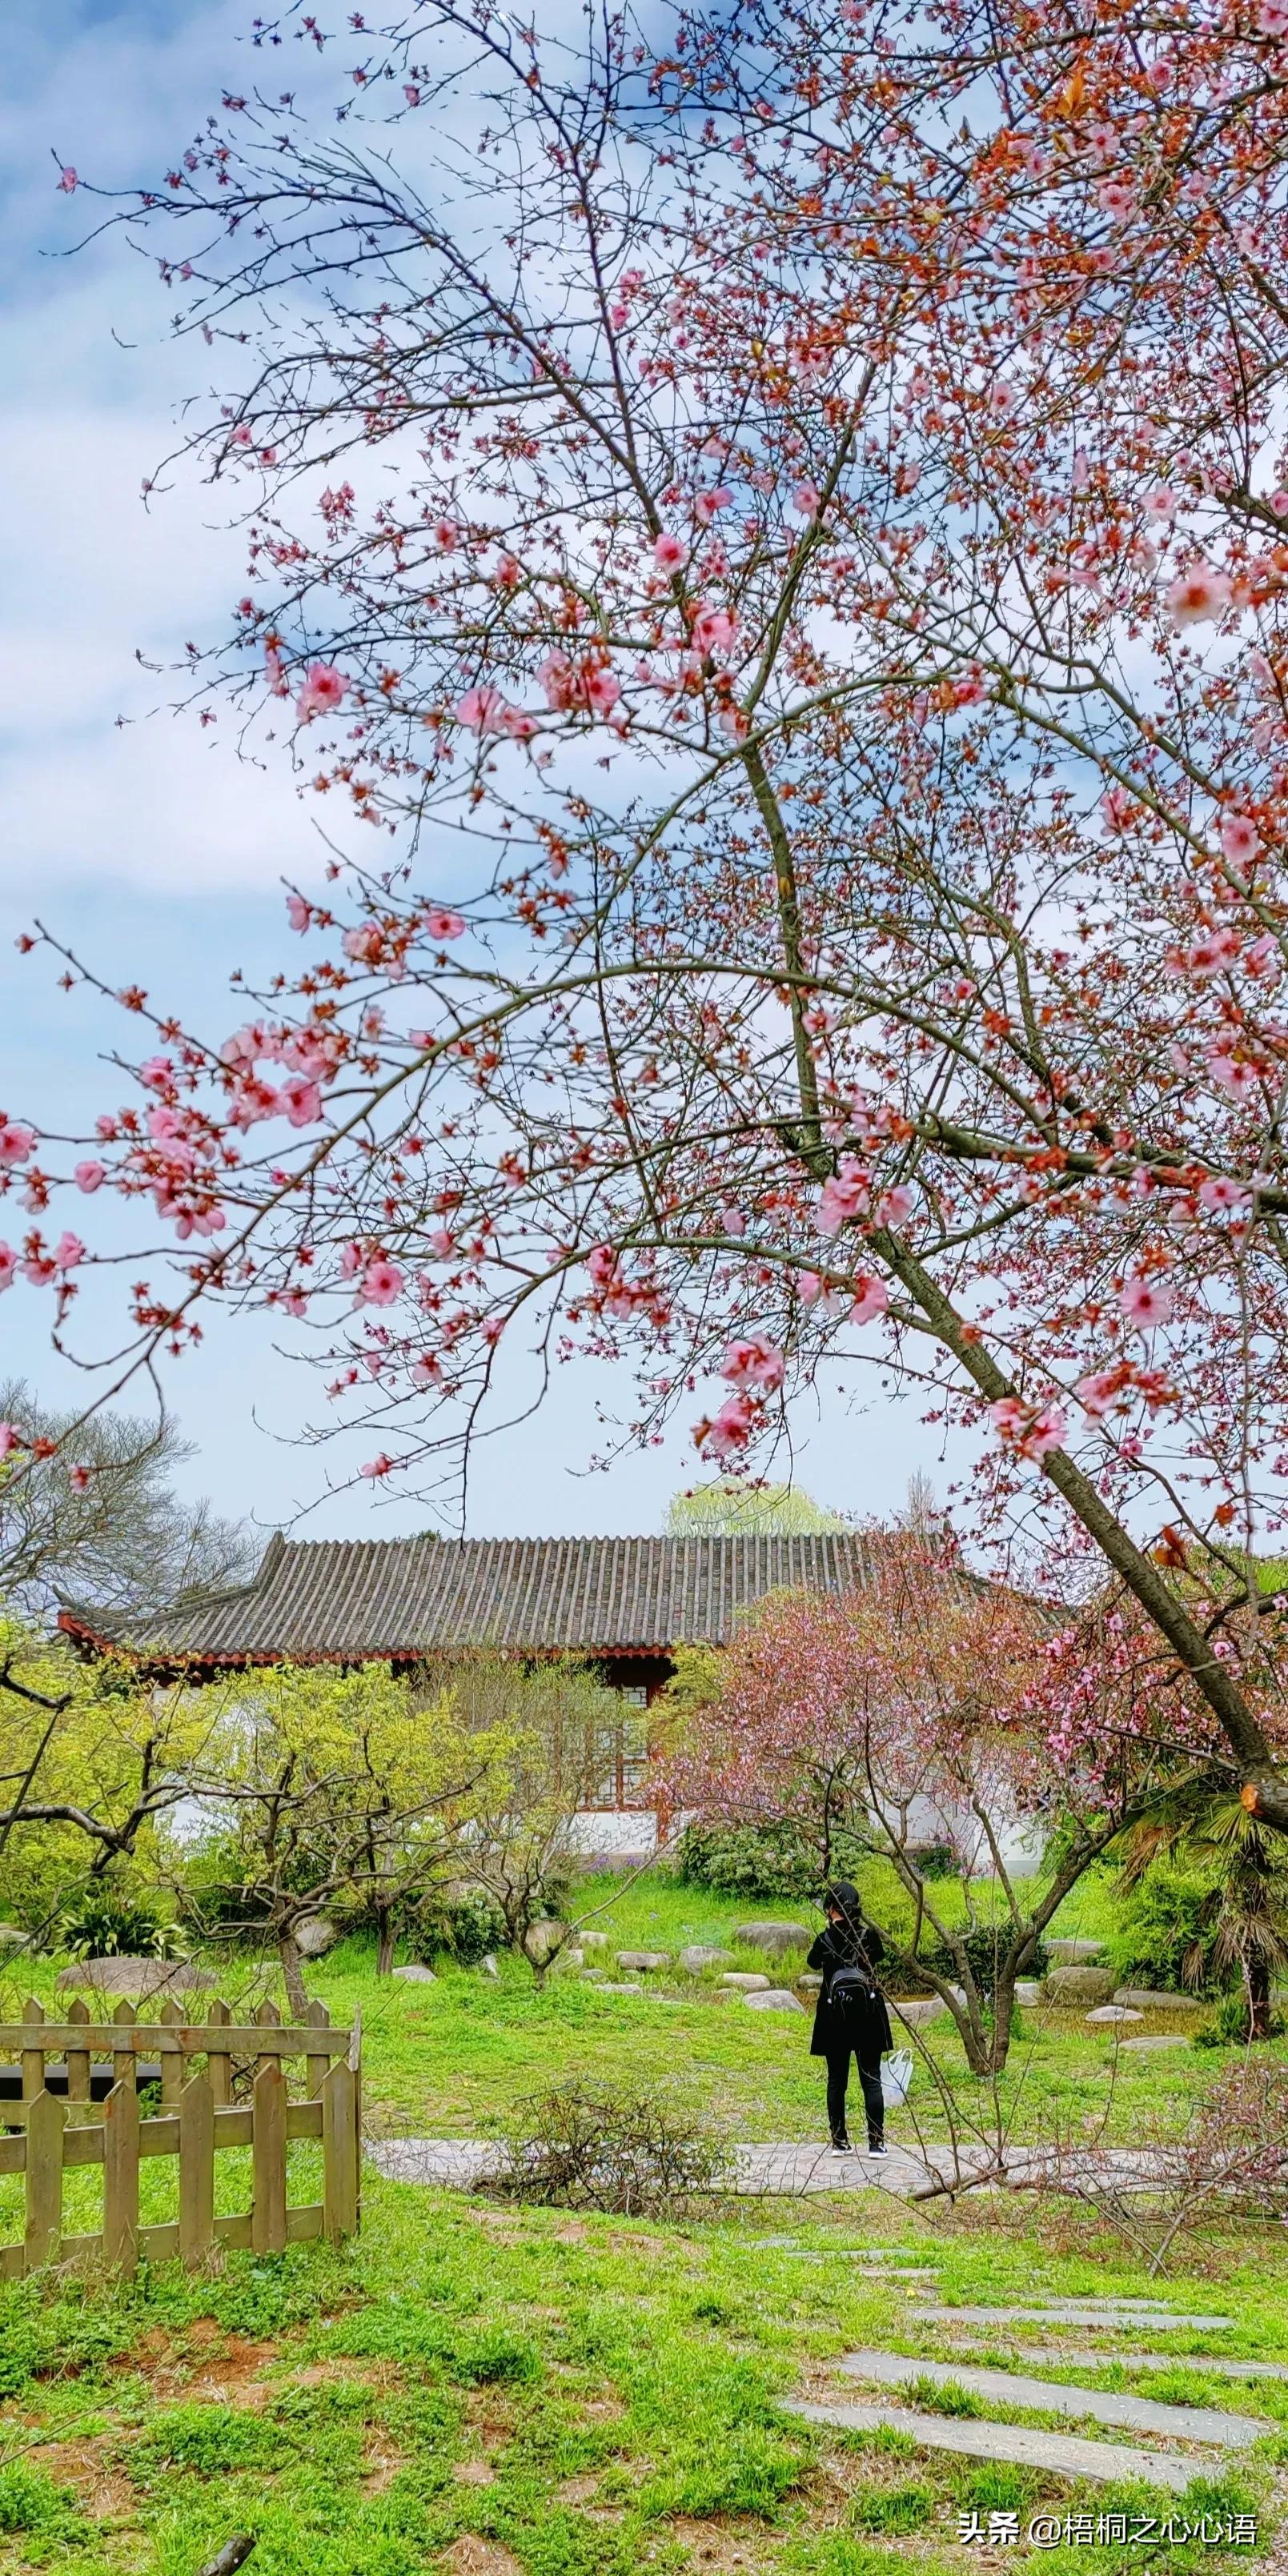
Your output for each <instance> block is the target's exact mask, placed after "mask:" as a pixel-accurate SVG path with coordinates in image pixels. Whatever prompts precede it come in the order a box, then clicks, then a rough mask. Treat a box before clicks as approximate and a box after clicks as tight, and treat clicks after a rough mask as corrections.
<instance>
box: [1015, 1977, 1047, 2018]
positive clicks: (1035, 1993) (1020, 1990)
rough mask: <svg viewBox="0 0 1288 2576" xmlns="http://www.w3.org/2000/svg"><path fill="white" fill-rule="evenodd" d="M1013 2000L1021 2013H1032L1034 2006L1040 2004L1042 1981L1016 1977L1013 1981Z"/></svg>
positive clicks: (1034, 1978)
mask: <svg viewBox="0 0 1288 2576" xmlns="http://www.w3.org/2000/svg"><path fill="white" fill-rule="evenodd" d="M1015 2000H1016V2002H1017V2004H1018V2005H1019V2007H1020V2010H1021V2012H1032V2010H1033V2008H1034V2006H1035V2005H1036V2004H1040V2003H1041V2001H1042V1979H1041V1978H1040V1977H1017V1978H1016V1980H1015Z"/></svg>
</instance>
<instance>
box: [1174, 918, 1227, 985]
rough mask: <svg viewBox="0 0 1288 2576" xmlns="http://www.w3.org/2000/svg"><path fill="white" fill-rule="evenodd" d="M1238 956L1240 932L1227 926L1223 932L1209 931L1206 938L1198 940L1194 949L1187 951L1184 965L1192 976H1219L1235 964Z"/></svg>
mask: <svg viewBox="0 0 1288 2576" xmlns="http://www.w3.org/2000/svg"><path fill="white" fill-rule="evenodd" d="M1238 954H1239V934H1238V931H1237V930H1234V929H1231V928H1230V926H1229V925H1228V924H1227V925H1226V927H1225V928H1224V929H1222V930H1212V931H1209V932H1208V933H1207V935H1206V937H1205V938H1203V939H1196V940H1195V942H1194V945H1193V947H1192V948H1189V949H1187V950H1186V952H1185V956H1184V960H1183V963H1184V964H1185V965H1186V966H1188V968H1189V971H1190V973H1191V975H1199V976H1208V975H1219V974H1220V973H1221V972H1222V970H1223V968H1225V967H1227V966H1232V965H1233V964H1234V961H1235V958H1236V957H1237V956H1238Z"/></svg>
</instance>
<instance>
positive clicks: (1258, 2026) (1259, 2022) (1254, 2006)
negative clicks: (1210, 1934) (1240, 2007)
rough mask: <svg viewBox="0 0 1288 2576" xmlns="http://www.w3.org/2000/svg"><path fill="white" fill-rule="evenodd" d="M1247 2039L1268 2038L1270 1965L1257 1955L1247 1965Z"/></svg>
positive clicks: (1269, 2021)
mask: <svg viewBox="0 0 1288 2576" xmlns="http://www.w3.org/2000/svg"><path fill="white" fill-rule="evenodd" d="M1247 1991H1248V2037H1249V2039H1269V2037H1270V2023H1271V2010H1270V1965H1269V1961H1268V1960H1266V1959H1263V1958H1262V1957H1261V1956H1260V1955H1259V1954H1258V1955H1257V1956H1256V1957H1254V1958H1251V1959H1249V1961H1248V1965H1247Z"/></svg>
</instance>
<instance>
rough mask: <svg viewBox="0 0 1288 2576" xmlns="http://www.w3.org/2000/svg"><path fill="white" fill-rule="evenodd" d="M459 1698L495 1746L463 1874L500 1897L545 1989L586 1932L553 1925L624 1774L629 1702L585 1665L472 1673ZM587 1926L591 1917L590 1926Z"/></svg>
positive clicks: (484, 1665) (511, 1938)
mask: <svg viewBox="0 0 1288 2576" xmlns="http://www.w3.org/2000/svg"><path fill="white" fill-rule="evenodd" d="M451 1692H452V1698H453V1701H454V1704H455V1707H456V1709H457V1711H458V1712H459V1719H460V1722H461V1723H462V1725H463V1726H464V1728H465V1730H466V1734H467V1738H468V1739H469V1740H471V1741H477V1740H479V1737H480V1735H481V1737H482V1740H483V1741H485V1742H487V1743H489V1744H490V1745H491V1746H492V1748H493V1754H492V1758H491V1759H490V1760H489V1761H488V1763H487V1765H486V1768H485V1769H483V1770H482V1771H481V1772H480V1775H479V1780H478V1786H477V1790H476V1793H475V1799H474V1805H473V1810H472V1814H471V1821H470V1830H469V1833H468V1836H467V1837H466V1840H465V1849H464V1859H463V1869H462V1874H463V1875H464V1876H465V1877H467V1878H468V1879H470V1880H472V1882H473V1883H474V1885H475V1886H477V1887H479V1888H481V1889H482V1890H483V1891H484V1893H485V1894H486V1895H487V1896H489V1897H491V1899H492V1901H493V1903H494V1904H495V1906H496V1907H497V1909H498V1912H499V1913H500V1914H501V1916H502V1918H503V1920H504V1923H505V1930H506V1938H507V1940H508V1942H509V1945H510V1948H511V1949H512V1950H513V1951H515V1952H516V1954H517V1955H518V1956H519V1957H520V1958H523V1959H526V1960H527V1962H528V1965H529V1967H530V1968H531V1970H532V1973H533V1975H534V1977H535V1978H536V1980H537V1983H538V1985H542V1984H544V1982H545V1978H546V1975H547V1972H548V1970H549V1969H550V1968H551V1966H552V1965H553V1963H554V1961H555V1959H556V1958H557V1957H558V1956H559V1954H560V1952H561V1951H562V1950H563V1949H565V1948H566V1947H567V1945H568V1944H569V1943H570V1942H571V1941H572V1940H573V1939H574V1937H575V1933H576V1930H577V1924H576V1922H572V1923H564V1924H561V1925H560V1926H559V1928H558V1930H557V1931H556V1932H554V1933H550V1932H547V1931H545V1930H544V1929H543V1928H542V1927H543V1926H544V1925H545V1924H546V1923H547V1922H548V1921H549V1920H550V1916H551V1909H552V1908H553V1907H557V1906H562V1905H563V1904H564V1903H565V1901H566V1898H567V1892H568V1888H569V1884H570V1882H571V1881H572V1879H573V1878H574V1877H575V1875H576V1872H577V1869H578V1867H579V1864H580V1860H581V1844H580V1840H579V1836H578V1827H577V1819H578V1816H579V1814H580V1813H581V1811H582V1810H583V1809H584V1808H586V1807H590V1806H593V1805H595V1804H596V1802H597V1800H598V1798H599V1796H600V1794H601V1791H602V1788H603V1783H604V1779H605V1775H606V1773H607V1772H608V1771H610V1770H611V1768H612V1764H613V1748H614V1745H615V1741H616V1733H617V1728H618V1726H619V1724H620V1722H621V1703H620V1701H619V1700H618V1698H617V1694H616V1692H614V1691H611V1690H608V1689H606V1688H605V1686H604V1684H603V1683H602V1682H601V1681H600V1680H599V1678H598V1676H597V1675H596V1674H595V1673H594V1672H593V1671H590V1670H588V1669H587V1668H586V1667H585V1666H584V1665H580V1664H576V1663H573V1662H560V1663H556V1664H547V1665H539V1666H537V1667H536V1669H535V1670H533V1671H529V1672H525V1671H524V1670H523V1669H522V1668H521V1667H518V1666H516V1665H513V1664H508V1663H503V1662H501V1661H500V1660H499V1659H497V1660H489V1659H486V1658H479V1659H478V1660H476V1661H474V1662H472V1663H470V1664H466V1665H464V1666H463V1667H460V1668H459V1669H458V1671H457V1673H456V1675H455V1677H454V1679H453V1681H452V1684H451ZM582 1919H583V1920H584V1919H586V1918H584V1917H583V1918H582Z"/></svg>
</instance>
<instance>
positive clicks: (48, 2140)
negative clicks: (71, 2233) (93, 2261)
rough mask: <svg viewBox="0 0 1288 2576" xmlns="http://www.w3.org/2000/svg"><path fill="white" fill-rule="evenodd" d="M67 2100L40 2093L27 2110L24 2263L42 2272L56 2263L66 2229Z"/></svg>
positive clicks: (26, 2268) (30, 2269)
mask: <svg viewBox="0 0 1288 2576" xmlns="http://www.w3.org/2000/svg"><path fill="white" fill-rule="evenodd" d="M66 2119H67V2110H66V2106H65V2104H64V2103H62V2102H59V2101H57V2100H56V2099H55V2097H54V2095H53V2094H52V2093H38V2094H37V2095H36V2098H35V2100H34V2102H33V2103H32V2104H31V2106H30V2109H29V2110H28V2113H27V2230H26V2238H25V2241H24V2246H23V2267H24V2269H25V2270H26V2271H28V2272H38V2271H39V2270H40V2269H41V2267H42V2265H43V2264H45V2263H52V2262H53V2261H54V2259H55V2257H56V2255H57V2253H58V2240H59V2238H60V2236H61V2235H62V2232H63V2128H64V2125H65V2122H66Z"/></svg>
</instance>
